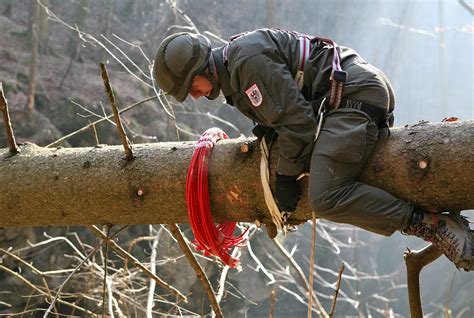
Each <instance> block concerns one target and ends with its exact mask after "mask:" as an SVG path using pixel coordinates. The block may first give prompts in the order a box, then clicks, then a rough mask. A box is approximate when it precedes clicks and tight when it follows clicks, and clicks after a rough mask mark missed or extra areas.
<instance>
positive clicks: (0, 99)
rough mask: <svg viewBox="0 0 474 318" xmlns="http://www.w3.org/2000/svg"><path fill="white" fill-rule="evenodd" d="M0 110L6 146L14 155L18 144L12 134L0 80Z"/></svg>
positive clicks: (6, 103)
mask: <svg viewBox="0 0 474 318" xmlns="http://www.w3.org/2000/svg"><path fill="white" fill-rule="evenodd" d="M0 111H1V112H2V116H3V124H4V125H5V132H6V134H7V141H8V147H9V148H10V154H12V155H14V154H16V153H18V146H17V144H16V141H15V135H14V134H13V128H12V124H11V122H10V114H9V112H8V102H7V99H6V98H5V94H4V93H3V83H1V82H0Z"/></svg>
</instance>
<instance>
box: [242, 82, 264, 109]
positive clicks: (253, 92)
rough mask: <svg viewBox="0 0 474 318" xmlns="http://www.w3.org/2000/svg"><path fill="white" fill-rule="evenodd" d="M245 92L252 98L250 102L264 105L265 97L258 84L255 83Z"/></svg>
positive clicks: (255, 104) (254, 104) (256, 105)
mask: <svg viewBox="0 0 474 318" xmlns="http://www.w3.org/2000/svg"><path fill="white" fill-rule="evenodd" d="M245 94H247V96H248V98H249V99H250V102H251V103H252V105H253V106H255V107H258V106H260V105H262V102H263V97H262V93H261V92H260V89H259V88H258V86H257V84H253V85H252V86H250V87H249V88H248V89H247V90H246V91H245Z"/></svg>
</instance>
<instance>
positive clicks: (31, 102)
mask: <svg viewBox="0 0 474 318" xmlns="http://www.w3.org/2000/svg"><path fill="white" fill-rule="evenodd" d="M31 16H32V17H31V61H30V82H29V84H28V100H27V102H26V107H27V108H28V109H29V110H30V111H32V110H33V109H34V107H35V93H36V72H37V69H36V59H37V57H38V31H39V16H40V5H39V4H38V2H37V1H36V0H32V14H31Z"/></svg>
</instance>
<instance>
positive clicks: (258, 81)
mask: <svg viewBox="0 0 474 318" xmlns="http://www.w3.org/2000/svg"><path fill="white" fill-rule="evenodd" d="M299 38H300V35H299V34H297V33H295V32H289V31H281V30H273V29H261V30H256V31H253V32H248V33H244V34H242V35H239V36H236V37H235V38H234V39H231V41H230V42H229V44H228V45H226V46H223V47H220V48H217V49H214V50H213V58H214V62H215V65H216V69H217V74H218V78H219V82H220V85H221V90H222V92H223V94H224V96H225V97H226V100H227V102H228V103H229V104H231V105H234V106H236V107H237V108H238V109H239V110H240V112H242V113H243V114H244V115H245V116H247V117H249V118H250V119H252V120H253V121H254V122H256V123H258V124H261V125H264V126H267V127H271V128H274V129H275V130H276V132H277V133H278V141H279V149H280V158H279V162H278V167H277V171H278V172H279V173H282V174H285V175H297V174H299V173H300V172H302V171H303V169H305V168H306V169H307V168H308V166H309V162H310V158H311V152H312V149H313V141H314V137H315V132H316V118H315V115H314V112H313V108H312V106H311V101H312V100H315V99H318V98H320V97H323V96H327V94H328V93H329V76H330V73H331V63H332V56H333V53H332V52H333V51H332V48H330V47H328V46H327V45H325V44H323V43H317V44H315V45H313V46H312V48H311V52H310V54H309V57H308V60H307V61H306V64H305V68H304V72H305V75H304V86H303V88H302V90H301V91H300V89H299V88H298V86H297V83H296V81H295V80H294V77H295V75H296V72H297V68H298V63H299V56H300V52H299V50H300V43H299V41H300V39H299ZM225 54H226V59H225V58H224V55H225ZM341 57H342V66H343V69H344V64H345V63H346V64H347V63H354V61H355V62H357V63H365V61H363V60H362V59H361V58H360V57H359V56H358V55H357V53H356V52H354V51H353V50H351V49H349V48H342V47H341ZM360 80H361V78H360V75H359V76H358V78H355V77H354V78H349V81H348V83H347V86H348V89H346V90H345V91H346V92H347V93H345V95H349V94H350V93H351V92H354V91H355V90H351V86H355V85H354V84H357V83H359V82H360Z"/></svg>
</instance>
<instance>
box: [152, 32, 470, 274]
mask: <svg viewBox="0 0 474 318" xmlns="http://www.w3.org/2000/svg"><path fill="white" fill-rule="evenodd" d="M153 76H154V79H155V82H156V84H157V85H158V86H159V87H160V88H161V89H162V90H163V91H165V92H166V93H168V94H170V95H172V96H174V97H175V98H176V100H177V101H178V102H182V101H184V100H185V99H186V97H187V95H188V94H189V95H191V96H192V97H194V98H199V97H202V96H205V97H206V98H208V99H215V98H216V97H217V96H218V95H219V92H220V91H222V93H223V94H224V96H225V98H226V100H227V102H228V103H229V104H230V105H234V106H236V107H237V108H238V109H239V110H240V111H241V112H242V113H243V114H244V115H245V116H247V117H249V118H250V119H252V120H253V121H254V122H256V123H258V124H259V125H260V127H267V128H271V129H274V131H275V132H276V133H277V134H278V143H279V149H280V156H279V161H278V166H277V175H276V186H275V190H276V191H275V195H276V200H277V202H278V206H279V208H280V209H281V210H282V211H283V212H282V217H283V218H284V222H286V221H287V218H288V216H289V213H291V212H294V211H295V210H296V206H297V203H298V200H299V199H300V196H301V189H300V185H299V182H298V180H297V178H298V176H299V175H300V174H301V173H302V172H303V171H310V180H309V191H308V196H309V202H310V204H311V207H312V209H313V211H315V212H316V213H317V215H318V217H321V218H325V219H328V220H331V221H334V222H340V223H349V224H352V225H355V226H358V227H360V228H363V229H366V230H369V231H372V232H375V233H378V234H382V235H386V236H389V235H391V234H393V233H394V232H395V231H402V232H403V233H405V234H408V235H416V236H419V237H421V238H423V239H424V240H427V241H430V242H433V244H435V245H436V246H437V247H438V248H439V249H441V250H442V251H443V252H444V253H445V255H446V256H447V257H448V258H449V259H450V260H451V261H452V262H454V264H456V266H457V267H460V268H464V269H465V270H472V269H474V239H473V237H472V233H471V231H470V229H469V226H468V223H467V221H466V220H465V219H464V218H463V217H461V216H458V215H454V214H436V215H435V214H433V213H426V212H424V211H422V210H421V209H418V208H416V207H413V206H411V205H410V204H409V203H407V202H405V201H403V200H400V199H398V198H396V197H394V196H393V195H391V194H389V193H387V192H385V191H383V190H381V189H378V188H374V187H372V186H369V185H367V184H364V183H361V182H358V181H357V178H358V176H359V174H360V172H361V170H362V168H363V166H364V164H365V163H366V161H367V159H368V158H369V156H370V154H371V152H372V150H373V149H374V146H375V144H376V141H377V138H378V135H379V133H380V132H381V131H386V129H385V128H388V126H387V121H388V119H390V114H391V113H392V111H393V108H394V94H393V90H392V87H391V85H390V83H389V82H388V80H387V79H386V77H385V75H384V74H383V73H382V72H381V71H380V70H378V69H377V68H375V67H374V66H372V65H370V64H368V63H367V62H365V61H364V60H363V59H362V58H361V57H360V56H359V55H358V54H357V53H356V52H355V51H354V50H352V49H350V48H346V47H338V46H337V45H336V44H335V43H333V42H332V41H331V40H328V39H323V38H313V37H309V36H306V35H303V34H299V33H296V32H290V31H282V30H273V29H261V30H256V31H253V32H248V33H244V34H240V35H237V36H234V37H232V38H231V39H230V42H229V43H228V44H227V45H224V46H222V47H218V48H215V49H212V48H211V44H210V42H209V40H208V39H207V38H206V37H205V36H202V35H199V34H190V33H177V34H173V35H171V36H169V37H167V38H166V39H164V40H163V42H162V43H161V44H160V46H159V48H158V52H157V55H156V58H155V63H154V69H153ZM341 88H342V89H341ZM323 114H324V116H323ZM315 138H317V140H316V142H314V140H315Z"/></svg>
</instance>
